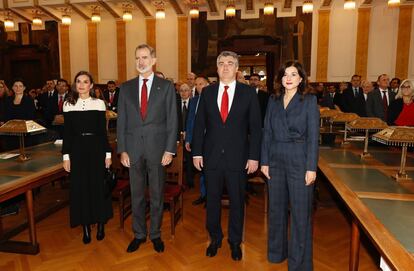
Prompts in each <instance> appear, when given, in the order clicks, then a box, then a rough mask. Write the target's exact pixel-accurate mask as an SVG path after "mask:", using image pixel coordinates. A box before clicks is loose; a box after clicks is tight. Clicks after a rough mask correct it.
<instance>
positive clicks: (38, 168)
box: [0, 143, 66, 254]
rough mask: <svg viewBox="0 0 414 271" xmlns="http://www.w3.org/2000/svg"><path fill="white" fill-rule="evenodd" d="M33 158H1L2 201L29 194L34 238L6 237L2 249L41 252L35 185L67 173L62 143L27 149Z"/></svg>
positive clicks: (0, 200)
mask: <svg viewBox="0 0 414 271" xmlns="http://www.w3.org/2000/svg"><path fill="white" fill-rule="evenodd" d="M26 152H27V154H28V155H29V156H30V157H31V158H32V159H31V160H28V161H25V162H20V161H18V160H17V159H16V158H11V159H7V160H1V161H0V202H3V201H5V200H8V199H10V198H13V197H15V196H17V195H20V194H23V193H24V194H25V196H26V205H27V216H28V224H29V236H30V242H22V241H12V240H3V241H1V242H0V251H3V252H14V253H24V254H37V253H39V244H38V242H37V239H36V227H35V218H34V210H33V192H32V191H33V189H34V188H37V187H39V186H41V185H43V184H47V183H50V182H52V181H54V180H56V179H59V178H62V177H64V176H66V172H65V171H64V170H63V167H62V155H61V146H60V145H57V146H56V145H54V144H53V143H45V144H41V145H37V146H33V147H31V148H27V149H26Z"/></svg>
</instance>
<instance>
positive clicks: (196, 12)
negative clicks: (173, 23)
mask: <svg viewBox="0 0 414 271" xmlns="http://www.w3.org/2000/svg"><path fill="white" fill-rule="evenodd" d="M189 13H190V17H191V18H193V19H197V18H198V16H199V15H200V10H199V9H198V7H192V8H191V9H190V12H189Z"/></svg>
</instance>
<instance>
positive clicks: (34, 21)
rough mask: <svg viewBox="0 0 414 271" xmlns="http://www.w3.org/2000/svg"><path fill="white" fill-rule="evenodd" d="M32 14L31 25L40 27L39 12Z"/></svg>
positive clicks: (35, 11) (34, 11)
mask: <svg viewBox="0 0 414 271" xmlns="http://www.w3.org/2000/svg"><path fill="white" fill-rule="evenodd" d="M32 12H33V19H32V24H33V25H37V26H39V25H42V24H43V21H42V19H41V17H40V12H39V11H38V10H37V9H35V10H33V11H32Z"/></svg>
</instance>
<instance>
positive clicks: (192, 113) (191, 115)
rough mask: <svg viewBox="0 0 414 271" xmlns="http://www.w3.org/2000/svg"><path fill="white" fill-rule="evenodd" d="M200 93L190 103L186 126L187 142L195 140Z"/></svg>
mask: <svg viewBox="0 0 414 271" xmlns="http://www.w3.org/2000/svg"><path fill="white" fill-rule="evenodd" d="M199 98H200V95H197V96H194V97H193V98H191V99H190V102H189V103H188V115H187V123H186V126H185V143H190V144H191V142H192V140H193V129H194V121H195V117H196V113H197V104H198V99H199Z"/></svg>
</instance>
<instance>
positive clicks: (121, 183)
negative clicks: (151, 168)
mask: <svg viewBox="0 0 414 271" xmlns="http://www.w3.org/2000/svg"><path fill="white" fill-rule="evenodd" d="M112 198H116V199H118V201H119V226H120V228H121V229H124V221H125V219H126V218H127V217H128V216H129V215H130V214H131V212H132V209H131V189H130V187H129V179H120V180H118V183H117V184H116V187H115V188H114V190H113V191H112Z"/></svg>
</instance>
